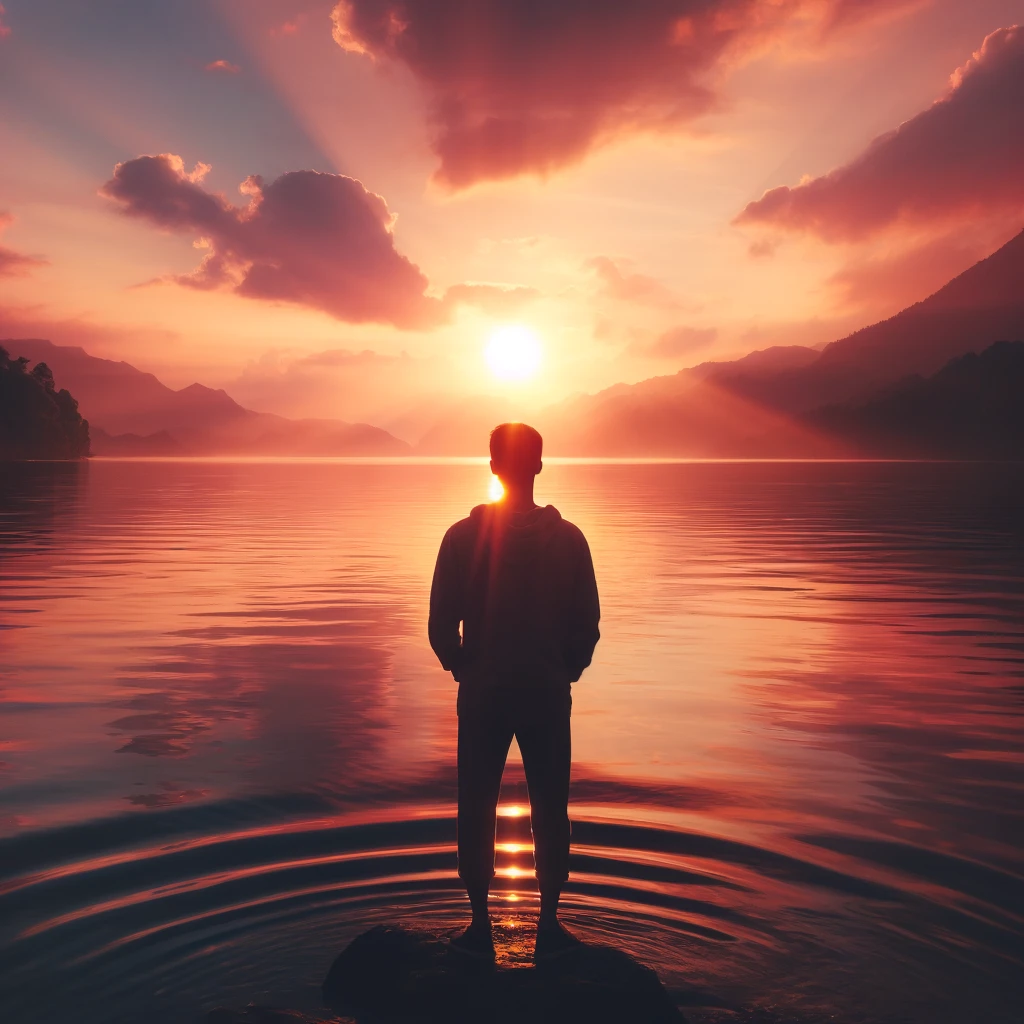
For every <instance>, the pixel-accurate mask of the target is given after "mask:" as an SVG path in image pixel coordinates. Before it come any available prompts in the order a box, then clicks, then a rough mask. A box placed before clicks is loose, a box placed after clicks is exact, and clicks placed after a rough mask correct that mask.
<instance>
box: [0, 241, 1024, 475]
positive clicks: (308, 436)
mask: <svg viewBox="0 0 1024 1024" xmlns="http://www.w3.org/2000/svg"><path fill="white" fill-rule="evenodd" d="M1022 340H1024V232H1021V234H1019V235H1017V236H1016V237H1015V238H1013V239H1011V240H1010V241H1009V242H1007V243H1006V245H1004V246H1003V247H1002V248H1000V249H999V250H998V251H997V252H995V253H993V254H992V255H991V256H989V257H988V258H987V259H984V260H981V261H980V262H979V263H976V264H975V265H974V266H973V267H971V268H970V269H969V270H966V271H965V272H964V273H963V274H961V275H960V276H959V277H956V278H954V279H953V280H952V281H950V282H949V283H948V284H947V285H945V286H944V287H943V288H941V289H939V291H937V292H936V293H935V294H934V295H931V296H929V297H928V298H926V299H924V300H923V301H922V302H918V303H916V304H915V305H913V306H911V307H909V308H908V309H905V310H903V311H902V312H901V313H897V314H896V315H895V316H893V317H891V318H890V319H888V320H884V321H882V322H881V323H877V324H874V325H873V326H871V327H865V328H864V329H862V330H859V331H856V332H855V333H854V334H851V335H850V336H849V337H846V338H843V339H841V340H840V341H835V342H833V343H832V344H830V345H827V346H825V347H824V348H823V349H820V350H818V349H812V348H806V347H803V346H800V345H782V346H775V347H773V348H768V349H763V350H760V351H757V352H751V353H750V354H749V355H747V356H744V357H743V358H742V359H737V360H733V361H731V362H711V363H704V364H702V365H700V366H696V367H692V368H689V369H685V370H680V371H679V372H678V373H676V374H672V375H671V376H665V377H653V378H651V379H649V380H645V381H641V382H640V383H638V384H632V385H627V384H617V385H615V386H614V387H611V388H608V389H606V390H605V391H601V392H599V393H598V394H596V395H580V396H576V397H573V398H571V399H567V400H566V401H564V402H561V403H560V404H558V405H555V406H552V407H550V408H548V409H546V410H544V411H542V412H541V413H540V414H539V415H538V416H537V417H534V418H532V419H533V421H534V422H535V423H536V425H537V426H538V427H539V428H540V429H541V431H542V433H543V434H544V436H545V439H546V445H545V447H546V450H547V451H548V452H549V453H550V454H552V455H579V456H622V457H635V456H647V457H650V456H676V457H684V458H828V457H844V456H873V455H880V456H886V457H888V456H896V455H913V456H918V455H922V456H929V457H931V456H936V457H942V456H950V457H971V458H975V457H989V456H991V457H998V458H1013V457H1020V454H1021V452H1020V443H1019V442H1020V437H1021V434H1020V414H1019V413H1018V412H1016V409H1017V408H1018V407H1020V406H1022V405H1024V401H1022V399H1024V381H1022V376H1021V361H1022V356H1021V353H1022V351H1024V344H1022ZM1011 342H1012V343H1016V344H1010V343H1011ZM996 343H1006V344H996ZM0 344H3V345H4V346H5V347H6V348H7V349H8V350H9V351H10V352H11V354H12V356H26V357H27V358H28V359H29V360H31V361H32V362H45V363H46V364H47V365H48V366H49V367H50V369H51V370H52V371H53V374H54V377H55V378H56V380H57V381H58V382H59V384H60V385H61V387H65V388H67V389H68V390H70V392H71V393H72V394H73V395H74V396H75V398H77V399H78V402H79V406H80V408H81V411H82V414H83V415H84V416H85V417H86V419H88V420H89V423H90V426H91V431H92V448H93V452H94V453H96V454H139V455H170V454H202V455H207V454H254V455H255V454H261V455H407V454H410V453H417V454H424V455H478V454H481V453H482V452H483V451H485V445H486V437H487V432H488V431H489V430H490V428H491V427H492V426H493V425H494V423H496V422H497V421H498V420H500V419H502V418H509V417H510V416H511V415H513V414H514V413H513V410H512V408H511V406H507V407H506V406H503V405H502V403H501V402H500V401H495V400H493V399H490V398H485V397H482V396H468V397H467V398H466V399H464V400H460V401H459V402H457V403H452V404H451V405H449V406H447V407H439V408H438V409H437V412H436V416H429V415H428V413H429V410H425V409H418V410H415V413H416V415H415V416H411V419H410V422H411V421H412V419H415V420H418V421H420V422H422V421H423V420H424V419H429V420H432V422H433V425H432V426H431V427H430V428H429V429H428V430H427V431H426V432H425V433H424V434H423V436H422V437H421V438H420V441H419V443H418V444H417V445H416V447H415V449H413V448H412V447H411V446H410V445H409V444H407V443H406V442H405V441H402V440H400V439H399V438H398V437H395V436H394V435H393V434H391V433H388V432H387V431H386V430H383V429H381V428H379V427H374V426H370V425H369V424H365V423H354V424H353V423H344V422H342V421H338V420H290V419H286V418H284V417H283V416H274V415H271V414H269V413H258V412H253V411H252V410H250V409H245V408H243V407H242V406H240V405H239V404H238V403H237V402H235V400H234V399H233V398H231V396H230V395H228V394H227V393H226V392H224V391H219V390H213V389H211V388H207V387H204V386H203V385H202V384H192V385H190V386H189V387H186V388H182V389H181V390H180V391H174V390H172V389H171V388H168V387H167V386H166V385H164V384H162V383H161V382H160V381H159V380H157V378H156V377H154V376H153V375H152V374H150V373H143V372H142V371H140V370H137V369H136V368H135V367H133V366H131V365H129V364H128V363H124V362H114V361H112V360H109V359H99V358H96V357H95V356H91V355H89V354H88V353H87V352H85V351H84V350H83V349H81V348H70V347H64V346H59V345H54V344H52V343H51V342H49V341H42V340H39V339H21V340H10V341H0ZM978 353H982V355H981V356H980V357H979V358H976V359H975V358H965V357H968V356H971V355H972V354H973V355H977V354H978ZM412 412H413V410H410V415H411V414H412ZM402 422H403V421H401V420H398V421H396V422H395V424H394V425H393V429H396V430H399V431H400V432H401V431H402Z"/></svg>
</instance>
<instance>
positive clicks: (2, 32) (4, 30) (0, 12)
mask: <svg viewBox="0 0 1024 1024" xmlns="http://www.w3.org/2000/svg"><path fill="white" fill-rule="evenodd" d="M6 14H7V10H6V9H5V7H4V5H3V4H0V39H6V38H7V37H8V36H9V35H10V34H11V26H10V25H7V24H5V23H4V15H6Z"/></svg>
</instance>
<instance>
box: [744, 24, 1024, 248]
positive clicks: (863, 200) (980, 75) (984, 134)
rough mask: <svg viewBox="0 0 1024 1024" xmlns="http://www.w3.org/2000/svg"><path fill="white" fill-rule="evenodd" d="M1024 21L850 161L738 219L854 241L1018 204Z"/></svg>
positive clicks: (1023, 159)
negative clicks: (939, 95)
mask: <svg viewBox="0 0 1024 1024" xmlns="http://www.w3.org/2000/svg"><path fill="white" fill-rule="evenodd" d="M1022 166H1024V29H1022V28H1021V27H1020V26H1013V27H1011V28H1001V29H998V30H997V31H995V32H993V33H992V34H991V35H989V36H988V37H987V38H986V39H985V41H984V43H983V44H982V47H981V49H980V50H978V52H977V53H975V54H974V56H973V57H972V58H971V59H970V60H969V61H968V62H967V63H966V64H965V65H964V66H963V67H962V68H960V69H959V70H957V71H956V72H955V73H954V75H953V76H952V79H951V82H950V89H949V92H948V93H947V94H946V95H945V96H944V97H943V98H942V99H940V100H938V101H936V102H935V103H934V104H932V106H931V107H929V108H928V109H927V110H924V111H922V112H921V113H920V114H918V115H917V116H916V117H913V118H911V119H910V120H909V121H906V122H904V123H903V124H902V125H900V127H899V128H897V129H896V130H895V131H892V132H889V133H888V134H886V135H882V136H880V137H879V138H877V139H875V141H874V142H872V143H871V145H870V146H869V147H868V148H867V149H866V150H865V151H864V152H863V153H862V154H861V155H860V156H859V157H857V158H856V159H855V160H853V161H852V162H851V163H848V164H846V165H844V166H843V167H839V168H837V169H836V170H834V171H831V172H830V173H828V174H826V175H823V176H822V177H819V178H813V179H811V180H810V181H806V182H804V183H802V184H800V185H797V186H796V187H794V188H789V187H787V186H782V187H780V188H774V189H771V190H770V191H769V192H766V193H765V194H764V196H763V197H762V198H761V199H759V200H757V201H756V202H752V203H750V204H749V205H748V206H747V207H746V209H745V210H744V211H743V212H742V213H741V214H740V215H739V217H737V218H736V220H737V223H739V224H756V225H770V226H771V227H775V228H785V229H788V230H791V231H805V232H809V233H812V234H816V235H818V236H820V237H821V238H824V239H827V240H829V241H846V240H857V239H861V238H864V237H866V236H868V235H871V234H873V233H875V232H878V231H881V230H883V229H885V228H887V227H890V226H892V225H894V224H898V223H907V222H910V223H918V224H934V223H937V222H944V221H949V220H954V219H956V220H969V219H971V218H974V217H976V216H978V215H979V214H986V215H989V214H1002V213H1005V212H1011V213H1012V212H1016V213H1020V212H1021V211H1022V210H1024V174H1021V167H1022Z"/></svg>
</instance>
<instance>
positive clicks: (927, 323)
mask: <svg viewBox="0 0 1024 1024" xmlns="http://www.w3.org/2000/svg"><path fill="white" fill-rule="evenodd" d="M1021 339H1024V232H1022V233H1021V234H1019V235H1017V236H1016V237H1015V238H1013V239H1011V240H1010V241H1009V242H1007V243H1006V245H1004V246H1003V247H1002V248H1000V249H999V250H998V251H997V252H995V253H993V254H992V255H991V256H989V257H988V258H987V259H984V260H981V261H980V262H979V263H976V264H975V265H974V266H973V267H971V268H970V269H968V270H966V271H965V272H964V273H963V274H961V275H960V276H959V277H956V278H954V279H953V280H952V281H950V282H949V283H948V284H947V285H945V286H944V287H943V288H941V289H939V291H937V292H936V293H935V294H934V295H931V296H930V297H928V298H927V299H925V300H923V301H922V302H918V303H916V304H915V305H913V306H911V307H909V308H908V309H905V310H903V311H902V312H901V313H897V314H896V315H895V316H893V317H891V318H890V319H888V320H885V321H882V322H881V323H877V324H874V325H873V326H871V327H865V328H864V329H863V330H860V331H857V332H855V333H854V334H851V335H850V336H849V337H847V338H843V339H842V340H840V341H835V342H833V343H832V344H830V345H827V346H825V348H824V349H822V350H821V351H817V350H815V349H810V348H804V347H802V346H797V345H792V346H778V347H775V348H769V349H764V350H762V351H759V352H752V353H750V354H749V355H748V356H745V357H744V358H742V359H738V360H735V361H732V362H722V363H705V364H703V365H701V366H697V367H693V368H691V369H686V370H680V371H679V372H678V373H676V374H673V375H672V376H669V377H655V378H652V379H650V380H645V381H641V382H640V383H639V384H634V385H625V384H618V385H616V386H614V387H612V388H608V389H607V390H606V391H602V392H600V393H599V394H596V395H586V396H582V397H578V398H574V399H571V400H569V401H568V402H563V403H561V404H560V405H558V406H555V407H553V408H551V409H548V410H546V411H545V412H544V413H543V414H542V415H541V416H540V417H538V420H539V422H538V423H537V426H538V427H539V428H540V429H541V430H542V432H543V433H544V435H545V437H546V438H547V439H548V445H549V449H550V450H551V451H552V452H553V453H554V452H557V453H558V454H563V455H621V456H642V455H674V456H681V457H690V458H723V457H724V458H729V457H733V458H750V457H754V458H757V457H760V458H765V457H807V458H813V457H829V456H847V455H881V454H885V455H888V454H891V453H892V452H893V451H894V450H897V449H899V450H907V451H910V450H912V451H915V452H923V451H927V452H929V453H930V454H942V453H944V452H947V451H948V452H950V453H951V454H952V453H955V452H960V451H962V450H970V451H971V452H972V453H973V454H974V455H981V454H984V453H985V452H986V451H987V450H988V449H987V448H986V445H987V444H990V446H991V450H992V451H999V452H1001V453H1002V455H1003V456H1005V455H1006V453H1007V449H1006V445H1005V444H1004V441H1003V439H1002V437H1001V436H999V435H998V433H994V434H992V435H991V436H988V435H985V436H986V437H988V440H987V441H986V440H985V437H983V432H981V431H982V428H981V427H977V426H976V424H975V422H974V420H973V419H972V418H973V417H975V415H976V411H977V409H978V408H980V406H981V405H984V402H985V395H984V389H986V388H993V389H996V391H993V401H996V400H997V398H996V395H997V393H998V395H999V396H1002V395H1003V392H1002V391H1001V390H998V389H999V388H1000V387H1001V385H1000V384H999V381H998V380H996V379H995V378H993V377H986V376H984V374H983V373H981V371H982V370H984V369H987V368H990V367H994V366H996V365H1002V363H1001V362H1000V360H1007V361H1008V362H1007V368H1009V367H1010V366H1011V365H1016V364H1015V363H1013V360H1014V359H1016V358H1017V357H1016V356H1015V355H1014V354H1013V353H1015V352H1016V351H1017V349H1015V348H1013V347H1010V348H1009V349H1006V350H1003V349H1000V350H998V353H997V354H996V355H992V356H987V357H986V360H985V361H983V363H981V364H979V367H980V369H978V367H975V368H974V369H972V366H973V364H970V363H968V364H963V365H959V364H957V365H956V366H950V367H949V368H948V371H943V374H942V375H941V376H940V378H939V379H938V380H936V381H935V382H934V383H930V384H929V385H928V387H925V386H924V385H923V382H922V379H923V378H926V377H930V376H931V375H933V374H935V373H936V372H937V371H939V370H941V369H942V368H943V367H944V366H946V364H948V363H949V362H950V360H953V359H958V358H959V357H962V356H965V355H967V354H968V353H979V352H982V351H984V350H986V349H988V348H989V347H990V346H992V345H993V344H994V343H996V342H1009V341H1020V340H1021ZM1008 352H1009V353H1010V354H1009V355H1008V354H1007V353H1008ZM969 372H978V373H981V375H980V376H978V377H977V378H976V380H975V383H974V385H973V386H975V387H977V388H978V389H981V390H980V391H979V392H978V395H977V396H976V400H975V399H970V400H968V395H967V394H966V392H964V391H960V390H957V389H956V388H955V387H952V384H951V382H952V381H953V380H954V379H960V378H961V377H963V379H964V382H965V387H966V377H965V376H964V375H966V374H968V373H969ZM907 378H915V380H914V381H911V382H907ZM926 394H927V395H929V396H930V397H929V398H928V399H927V401H926V400H925V398H924V396H925V395H926ZM1017 394H1018V395H1020V396H1021V398H1022V399H1024V394H1022V392H1021V391H1020V390H1019V389H1018V392H1017ZM999 400H1001V399H999ZM901 401H903V402H907V403H908V410H910V409H915V410H917V412H918V414H919V415H920V416H922V417H924V418H925V419H927V421H928V422H929V423H932V424H933V425H934V424H936V423H937V420H936V417H937V416H938V415H939V413H938V412H937V411H936V410H938V409H944V412H943V414H942V415H944V416H945V418H946V424H947V425H946V426H945V427H943V428H942V429H941V430H939V428H938V427H937V426H936V427H935V433H934V437H935V444H926V443H925V440H924V434H925V433H927V429H926V427H925V425H924V423H925V420H924V419H922V423H921V427H920V429H919V430H917V429H915V428H913V427H912V425H911V423H910V422H909V417H910V416H911V413H910V412H909V411H908V413H907V417H908V418H907V419H905V420H900V418H899V417H898V416H896V415H895V407H896V406H898V404H899V403H900V402H901ZM943 402H945V403H948V404H947V405H946V406H943V404H942V403H943ZM936 403H937V404H936ZM841 410H846V411H845V412H844V411H841ZM872 418H874V421H873V422H874V425H872ZM978 422H979V423H980V422H981V421H978ZM985 422H986V423H988V422H989V421H985ZM883 424H888V427H885V426H883ZM989 428H991V429H994V424H993V423H989ZM886 429H889V430H892V431H897V429H898V432H899V437H900V438H902V439H903V440H902V441H900V444H898V445H897V444H895V435H894V444H889V443H888V440H887V436H886ZM986 429H988V428H986ZM958 432H959V433H961V434H963V436H964V437H966V436H968V435H971V436H972V437H973V440H972V441H971V442H970V443H969V444H967V442H966V441H964V444H963V445H962V444H961V443H960V440H958V439H957V436H954V435H957V434H958ZM940 439H941V441H940ZM904 441H905V444H904V443H903V442H904ZM964 445H966V448H965V447H964ZM1001 457H1002V456H1001Z"/></svg>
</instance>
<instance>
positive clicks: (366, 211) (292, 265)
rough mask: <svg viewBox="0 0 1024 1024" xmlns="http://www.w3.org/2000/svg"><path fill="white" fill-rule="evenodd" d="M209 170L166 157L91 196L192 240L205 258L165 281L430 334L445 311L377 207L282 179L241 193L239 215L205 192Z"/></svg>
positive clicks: (328, 182) (118, 174)
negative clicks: (225, 289) (397, 246)
mask: <svg viewBox="0 0 1024 1024" xmlns="http://www.w3.org/2000/svg"><path fill="white" fill-rule="evenodd" d="M208 170H209V167H208V166H207V165H205V164H197V165H196V168H195V170H193V171H192V172H191V173H189V172H186V170H185V165H184V163H183V162H182V160H181V157H179V156H175V155H174V154H170V153H163V154H161V155H159V156H141V157H138V158H136V159H134V160H126V161H125V162H124V163H120V164H118V165H117V167H116V168H115V169H114V176H113V177H112V178H111V179H110V181H108V182H107V183H106V184H105V185H104V186H103V187H102V188H101V189H100V193H101V194H102V195H104V196H106V197H107V198H108V199H111V200H113V201H114V202H116V203H118V204H119V205H120V207H121V209H122V211H123V212H124V213H125V214H126V215H127V216H130V217H136V218H138V219H140V220H145V221H148V222H149V223H151V224H153V225H155V226H156V227H159V228H162V229H164V230H166V231H174V232H181V233H188V234H193V235H195V236H197V242H196V244H197V246H199V247H201V248H205V249H206V250H207V254H206V256H205V257H204V258H203V261H202V263H201V264H200V265H199V266H198V267H197V268H196V270H195V271H194V272H193V273H191V274H188V275H182V276H179V277H176V278H174V280H176V281H177V282H178V283H179V284H183V285H187V286H189V287H193V288H202V289H212V288H220V287H230V288H232V289H233V290H234V291H235V292H236V293H237V294H239V295H244V296H246V297H248V298H253V299H265V300H276V301H282V302H294V303H298V304H300V305H303V306H308V307H310V308H312V309H319V310H323V311H324V312H326V313H329V314H330V315H331V316H334V317H337V318H338V319H339V320H346V321H349V322H351V323H363V322H367V321H376V322H382V323H391V324H394V325H395V326H397V327H403V328H425V327H432V326H435V325H436V324H438V323H439V322H441V321H442V320H443V319H444V318H445V316H446V310H445V307H444V304H443V303H442V302H441V301H440V300H438V299H435V298H431V297H429V296H427V295H426V294H425V291H426V288H427V284H428V282H427V278H426V277H425V276H424V274H423V273H422V272H421V271H420V269H419V267H417V266H416V265H415V264H414V263H412V262H410V261H409V260H408V259H406V257H404V256H402V255H401V254H400V253H399V252H398V251H397V250H396V249H395V243H394V238H393V236H392V234H391V226H392V223H393V220H394V218H393V216H392V214H391V213H390V212H389V210H388V207H387V203H386V202H385V201H384V199H383V198H382V197H381V196H379V195H376V194H374V193H373V192H368V191H367V190H366V189H365V188H364V187H363V185H362V183H361V182H359V181H356V180H355V179H354V178H348V177H346V176H345V175H341V174H326V173H322V172H319V171H290V172H288V173H287V174H282V175H281V177H279V178H277V179H276V180H275V181H273V182H272V183H270V184H269V185H268V184H265V183H264V182H263V180H262V179H261V178H260V177H258V176H253V177H250V178H247V179H246V180H245V181H244V182H243V183H242V185H241V186H240V191H241V192H242V194H243V195H246V196H248V197H249V204H248V205H247V206H245V207H239V206H234V205H233V204H231V203H229V202H228V201H227V200H226V199H225V198H224V196H223V195H220V194H216V193H212V192H208V191H207V190H206V189H205V188H203V186H202V180H203V178H204V177H205V175H206V173H207V172H208Z"/></svg>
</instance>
